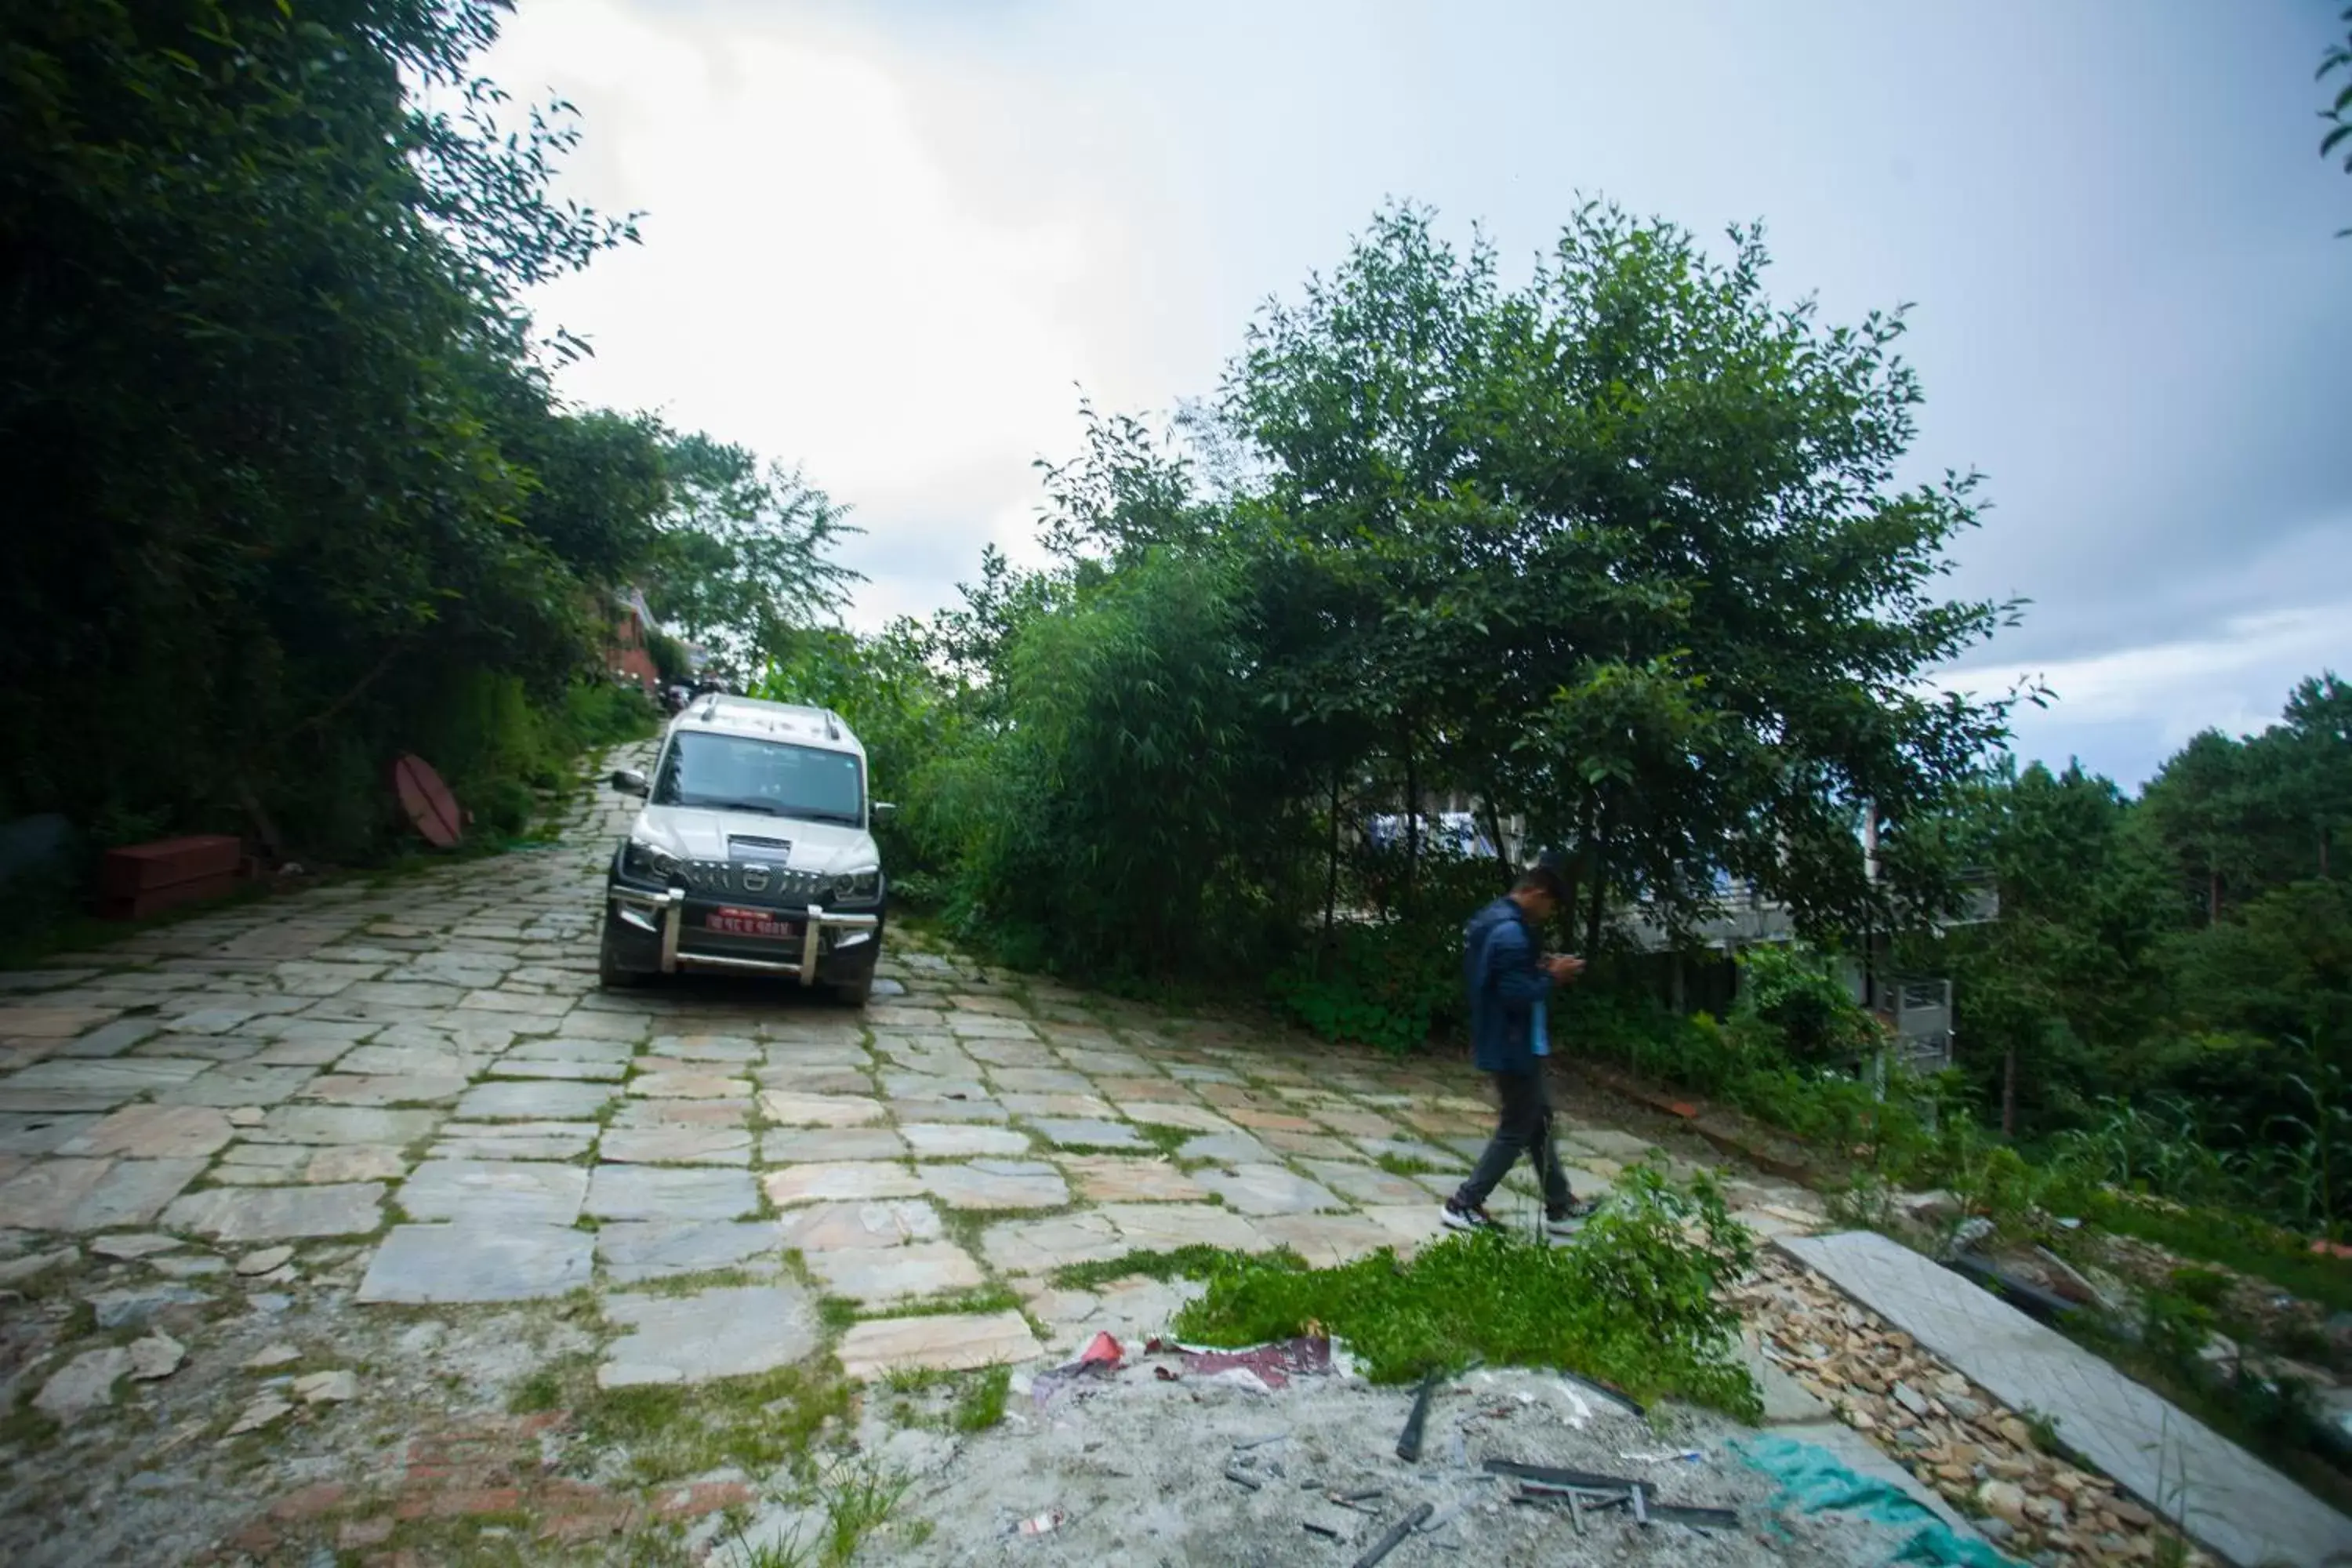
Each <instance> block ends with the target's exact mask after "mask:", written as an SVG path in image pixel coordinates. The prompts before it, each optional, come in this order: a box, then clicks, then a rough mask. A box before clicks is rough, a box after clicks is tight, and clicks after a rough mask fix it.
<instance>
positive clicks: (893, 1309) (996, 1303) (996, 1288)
mask: <svg viewBox="0 0 2352 1568" xmlns="http://www.w3.org/2000/svg"><path fill="white" fill-rule="evenodd" d="M832 1299H834V1298H828V1300H832ZM853 1305H854V1304H853ZM855 1310H856V1313H857V1316H856V1318H855V1319H853V1320H852V1321H865V1320H866V1319H868V1318H944V1317H947V1316H949V1315H950V1314H952V1313H956V1312H1006V1311H1011V1312H1017V1311H1019V1310H1021V1298H1020V1297H1019V1296H1017V1295H1015V1294H1013V1291H1012V1290H1011V1289H1009V1288H1008V1287H1006V1286H1003V1285H981V1286H977V1287H975V1288H973V1289H970V1290H963V1291H960V1292H958V1293H956V1294H955V1295H952V1296H929V1297H925V1298H924V1299H923V1300H919V1301H886V1302H883V1303H882V1304H881V1305H879V1306H876V1307H870V1308H869V1307H856V1309H855Z"/></svg>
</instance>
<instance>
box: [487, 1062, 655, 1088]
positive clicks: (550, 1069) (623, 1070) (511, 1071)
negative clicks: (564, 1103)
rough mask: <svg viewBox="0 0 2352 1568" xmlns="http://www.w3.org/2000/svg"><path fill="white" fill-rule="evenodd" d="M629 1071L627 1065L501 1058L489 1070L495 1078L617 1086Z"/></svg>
mask: <svg viewBox="0 0 2352 1568" xmlns="http://www.w3.org/2000/svg"><path fill="white" fill-rule="evenodd" d="M628 1070H629V1068H628V1064H627V1063H625V1062H596V1061H550V1060H547V1059H545V1058H540V1057H500V1058H499V1059H498V1060H497V1061H494V1062H492V1063H491V1064H490V1067H489V1073H490V1076H491V1077H492V1078H534V1079H564V1080H566V1081H569V1082H573V1083H613V1084H617V1083H619V1082H620V1081H621V1079H623V1078H624V1077H625V1076H626V1075H627V1073H628Z"/></svg>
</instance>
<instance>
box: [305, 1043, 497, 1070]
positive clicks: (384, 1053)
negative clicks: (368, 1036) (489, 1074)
mask: <svg viewBox="0 0 2352 1568" xmlns="http://www.w3.org/2000/svg"><path fill="white" fill-rule="evenodd" d="M488 1061H489V1053H488V1052H487V1051H467V1050H460V1049H458V1048H457V1047H456V1046H454V1045H451V1044H447V1043H445V1042H442V1041H439V1040H436V1041H435V1042H433V1043H432V1044H430V1045H410V1046H395V1045H383V1044H381V1043H370V1044H368V1045H364V1046H353V1047H352V1048H351V1049H350V1050H348V1051H346V1052H344V1053H343V1054H342V1056H341V1058H337V1060H336V1062H335V1068H336V1070H337V1071H338V1072H345V1073H356V1074H362V1075H366V1076H370V1077H378V1078H407V1077H424V1078H436V1079H438V1078H453V1077H454V1078H457V1079H468V1078H471V1077H473V1076H474V1074H476V1073H477V1072H479V1071H480V1070H481V1069H482V1068H483V1067H484V1066H485V1065H487V1064H488Z"/></svg>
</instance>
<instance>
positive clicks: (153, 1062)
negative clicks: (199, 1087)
mask: <svg viewBox="0 0 2352 1568" xmlns="http://www.w3.org/2000/svg"><path fill="white" fill-rule="evenodd" d="M212 1065H213V1064H212V1063H211V1062H209V1061H206V1060H204V1059H203V1058H197V1057H78V1058H51V1059H49V1060H47V1061H40V1062H35V1063H34V1064H33V1065H32V1066H31V1067H28V1068H24V1069H23V1070H21V1071H19V1072H16V1073H15V1074H12V1075H11V1076H10V1077H9V1078H8V1079H7V1080H6V1085H5V1087H6V1089H7V1090H8V1092H9V1093H10V1094H11V1095H13V1096H22V1095H27V1094H32V1093H36V1092H47V1093H53V1094H58V1095H71V1096H79V1097H80V1099H81V1100H83V1101H84V1102H85V1103H83V1104H81V1105H78V1106H76V1107H74V1108H73V1109H76V1110H103V1109H106V1108H108V1107H110V1106H113V1105H119V1104H121V1102H122V1101H124V1100H131V1099H134V1098H136V1097H137V1096H140V1095H142V1094H150V1093H153V1092H155V1091H157V1090H161V1089H172V1088H174V1087H176V1086H178V1085H180V1084H183V1083H185V1082H187V1081H188V1079H192V1078H194V1077H195V1076H196V1075H197V1074H198V1073H200V1072H203V1071H204V1070H205V1068H209V1067H211V1066H212ZM96 1102H103V1103H102V1104H101V1103H96ZM26 1109H27V1110H37V1109H39V1107H37V1106H26Z"/></svg>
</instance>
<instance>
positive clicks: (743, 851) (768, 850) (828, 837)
mask: <svg viewBox="0 0 2352 1568" xmlns="http://www.w3.org/2000/svg"><path fill="white" fill-rule="evenodd" d="M629 837H632V838H635V839H636V840H638V841H639V842H641V843H645V844H650V845H652V846H654V847H656V848H657V849H665V850H667V851H668V852H669V853H670V854H672V855H675V856H677V858H679V859H681V860H760V861H764V862H765V863H767V864H768V865H771V866H776V867H780V868H784V869H786V870H792V871H815V872H820V873H826V874H831V873H838V872H845V871H863V870H866V869H867V868H870V867H874V866H878V865H880V864H881V863H882V857H881V855H880V853H879V852H878V851H877V850H876V848H875V847H874V836H873V835H872V834H870V833H868V832H866V830H865V829H864V828H862V827H848V826H843V825H842V824H840V823H838V822H814V821H809V820H807V819H804V818H802V817H796V816H767V815H765V814H763V813H761V812H756V811H722V810H718V809H715V808H712V807H709V806H699V805H648V806H646V808H645V809H644V810H642V811H640V812H638V813H637V820H636V822H635V824H634V825H632V826H631V827H630V829H629ZM737 839H755V840H760V841H761V842H759V843H756V844H752V845H748V846H735V847H730V841H732V840H737ZM779 841H781V842H782V843H786V844H789V845H791V846H792V849H791V852H790V853H789V854H780V853H778V852H777V851H776V850H775V849H774V848H773V847H772V846H773V845H775V844H776V843H778V842H779Z"/></svg>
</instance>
